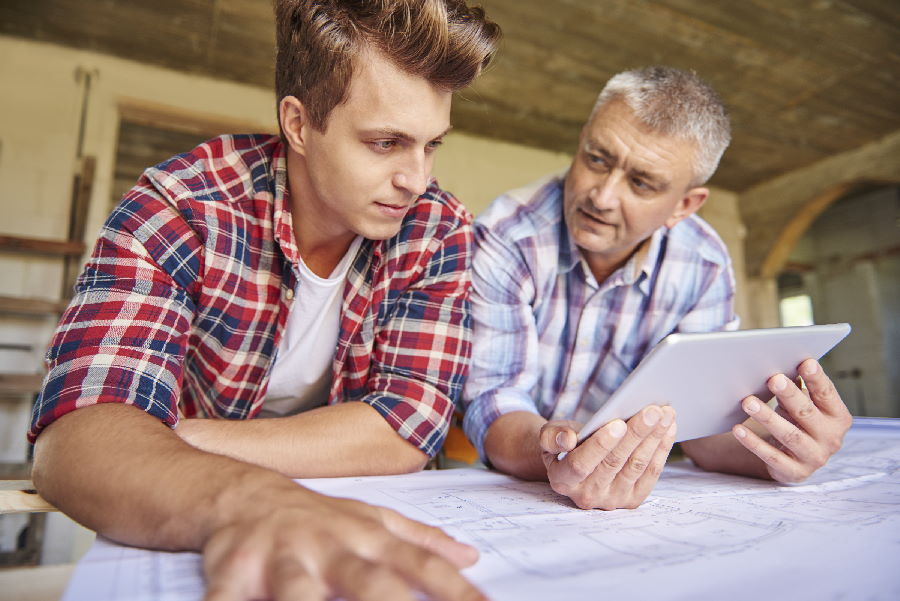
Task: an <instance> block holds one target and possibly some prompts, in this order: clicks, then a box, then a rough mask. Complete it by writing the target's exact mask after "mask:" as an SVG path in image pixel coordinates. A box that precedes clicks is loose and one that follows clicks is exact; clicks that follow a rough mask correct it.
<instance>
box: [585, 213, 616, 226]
mask: <svg viewBox="0 0 900 601" xmlns="http://www.w3.org/2000/svg"><path fill="white" fill-rule="evenodd" d="M578 212H579V213H580V214H581V215H583V216H585V217H587V218H588V219H589V220H591V221H593V222H594V223H596V224H598V225H608V226H610V227H613V224H612V223H610V222H609V221H606V220H605V219H601V218H600V217H598V216H596V215H594V214H593V213H590V212H588V211H586V210H584V209H578Z"/></svg>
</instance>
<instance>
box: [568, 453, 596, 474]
mask: <svg viewBox="0 0 900 601" xmlns="http://www.w3.org/2000/svg"><path fill="white" fill-rule="evenodd" d="M569 469H570V470H572V473H573V474H574V475H575V477H576V478H578V479H579V480H584V479H585V478H587V477H588V476H590V475H591V473H592V472H593V471H594V466H593V465H591V464H590V463H588V462H587V461H585V460H584V459H582V458H580V457H573V458H572V461H571V462H570V463H569Z"/></svg>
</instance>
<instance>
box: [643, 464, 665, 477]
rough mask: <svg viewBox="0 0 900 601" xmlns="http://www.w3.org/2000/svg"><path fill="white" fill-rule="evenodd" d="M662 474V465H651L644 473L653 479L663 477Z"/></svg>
mask: <svg viewBox="0 0 900 601" xmlns="http://www.w3.org/2000/svg"><path fill="white" fill-rule="evenodd" d="M662 472H663V467H662V466H661V465H658V464H656V463H650V465H648V466H647V469H646V471H645V472H644V473H645V474H647V475H649V476H651V477H652V478H659V477H660V476H661V475H662Z"/></svg>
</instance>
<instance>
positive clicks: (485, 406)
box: [463, 175, 738, 458]
mask: <svg viewBox="0 0 900 601" xmlns="http://www.w3.org/2000/svg"><path fill="white" fill-rule="evenodd" d="M563 182H564V175H555V176H552V177H550V178H549V179H548V178H545V179H543V180H541V181H539V182H537V183H535V184H532V185H530V186H527V187H525V188H521V189H519V190H514V191H512V192H510V193H508V194H504V195H503V196H501V197H499V198H498V199H497V200H495V201H494V202H493V204H492V205H491V206H490V207H489V208H488V209H487V211H485V213H484V214H482V215H481V216H480V217H479V218H478V220H477V221H476V225H475V243H476V250H475V256H474V259H473V274H472V297H471V298H472V316H473V327H474V331H473V349H472V352H473V354H472V364H471V366H470V369H469V378H468V381H467V383H466V385H465V389H464V391H463V402H464V404H465V406H466V413H465V418H464V422H463V426H464V429H465V431H466V434H467V435H468V437H469V439H470V440H471V441H472V443H473V444H474V445H475V446H476V448H477V449H478V452H479V454H480V455H481V457H482V458H484V457H485V455H484V437H485V434H486V433H487V430H488V428H489V427H490V425H491V424H492V423H493V422H494V420H495V419H497V418H498V417H500V416H501V415H503V414H504V413H509V412H512V411H530V412H533V413H538V414H540V415H541V416H543V417H545V418H546V419H573V420H577V421H586V420H587V418H588V417H590V416H591V415H592V414H593V413H594V412H595V411H596V410H597V409H598V408H599V407H601V406H602V405H603V403H605V402H606V400H607V399H608V398H609V396H610V395H611V394H612V393H613V392H614V391H615V390H616V389H617V388H618V387H619V385H620V384H621V383H622V381H623V380H624V379H625V377H626V376H627V375H628V374H629V373H630V372H631V371H632V370H633V369H634V368H635V367H637V364H638V363H639V362H640V361H641V359H642V358H643V357H644V355H646V354H647V352H649V351H650V349H651V348H653V346H654V345H656V344H657V343H658V342H659V341H660V340H662V339H663V338H664V337H666V336H667V335H668V334H670V333H672V332H709V331H715V330H728V329H736V328H737V326H738V319H737V317H736V315H735V314H734V308H733V298H734V274H733V272H732V268H731V260H730V259H729V256H728V251H727V249H726V248H725V245H724V243H723V242H722V240H721V239H720V238H719V237H718V235H717V234H716V233H715V231H714V230H713V229H712V227H710V226H709V224H707V223H706V222H705V221H703V220H702V219H700V218H699V217H696V216H691V217H689V218H687V219H685V220H683V221H682V222H680V223H679V224H678V225H676V226H675V227H673V228H672V229H668V228H666V227H662V228H660V229H659V230H657V231H656V232H654V234H653V235H652V236H651V237H650V238H649V239H648V240H647V241H646V242H645V244H644V245H642V247H641V248H640V249H639V250H638V252H636V253H635V254H634V255H633V256H632V257H631V258H630V259H629V260H628V262H626V263H625V265H623V266H622V267H621V268H620V269H618V270H617V271H615V272H614V273H613V274H612V275H610V276H609V277H608V278H607V279H606V280H605V281H604V282H602V283H599V284H598V283H597V281H596V280H595V279H594V276H593V274H592V273H591V271H590V269H589V268H588V266H587V265H586V263H585V262H584V260H583V258H582V256H581V253H580V251H579V250H578V248H577V247H576V246H575V244H574V242H573V241H572V239H571V238H570V237H569V232H568V229H567V228H566V224H565V220H564V219H563Z"/></svg>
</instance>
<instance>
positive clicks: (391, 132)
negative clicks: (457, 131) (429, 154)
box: [368, 125, 453, 143]
mask: <svg viewBox="0 0 900 601" xmlns="http://www.w3.org/2000/svg"><path fill="white" fill-rule="evenodd" d="M451 129H453V126H452V125H451V126H449V127H447V129H445V130H444V131H442V132H441V133H439V134H438V135H436V136H435V137H433V138H430V140H437V139H439V138H443V137H444V136H446V135H447V134H448V133H449V132H450V130H451ZM368 133H369V134H371V135H375V136H384V137H385V138H397V139H398V140H402V141H404V142H408V143H409V142H415V141H416V139H415V138H414V137H413V136H411V135H409V134H408V133H406V132H403V131H400V130H399V129H391V128H389V127H386V128H382V129H373V130H369V132H368Z"/></svg>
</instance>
